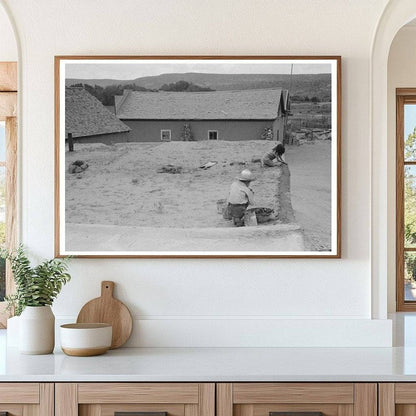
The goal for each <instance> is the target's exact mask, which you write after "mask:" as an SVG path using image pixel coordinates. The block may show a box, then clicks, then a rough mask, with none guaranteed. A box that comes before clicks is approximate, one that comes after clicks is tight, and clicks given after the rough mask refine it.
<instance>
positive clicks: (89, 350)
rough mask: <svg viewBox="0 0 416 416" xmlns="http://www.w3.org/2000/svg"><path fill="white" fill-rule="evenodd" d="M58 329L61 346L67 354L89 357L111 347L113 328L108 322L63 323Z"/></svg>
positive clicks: (102, 352)
mask: <svg viewBox="0 0 416 416" xmlns="http://www.w3.org/2000/svg"><path fill="white" fill-rule="evenodd" d="M60 330H61V331H60V335H61V348H62V351H63V352H64V353H65V354H67V355H74V356H76V357H89V356H92V355H100V354H104V353H105V352H106V351H107V350H108V349H109V348H110V347H111V337H112V334H113V328H112V326H111V325H109V324H99V323H97V324H89V323H88V324H65V325H61V328H60Z"/></svg>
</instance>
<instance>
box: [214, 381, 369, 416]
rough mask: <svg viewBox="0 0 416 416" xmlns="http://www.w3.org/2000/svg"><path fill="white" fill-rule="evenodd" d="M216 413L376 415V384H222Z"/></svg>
mask: <svg viewBox="0 0 416 416" xmlns="http://www.w3.org/2000/svg"><path fill="white" fill-rule="evenodd" d="M217 416H377V384H375V383H356V384H354V383H221V384H218V385H217Z"/></svg>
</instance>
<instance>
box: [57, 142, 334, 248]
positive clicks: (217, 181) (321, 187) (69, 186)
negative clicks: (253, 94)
mask: <svg viewBox="0 0 416 416" xmlns="http://www.w3.org/2000/svg"><path fill="white" fill-rule="evenodd" d="M272 147H273V143H272V142H267V141H244V142H226V141H209V142H208V141H204V142H169V143H120V144H115V145H111V146H107V145H104V144H78V143H76V144H75V152H71V153H68V152H67V153H66V154H65V158H66V159H65V164H66V167H68V166H69V165H70V163H72V162H74V161H76V160H82V161H85V162H86V163H88V165H89V167H88V169H87V170H86V171H85V172H83V173H79V174H70V173H68V169H67V173H66V222H67V223H74V224H103V225H122V226H139V227H140V226H143V227H172V228H191V227H193V228H195V227H229V226H230V222H228V221H225V220H224V219H223V218H222V217H221V215H219V214H218V213H217V206H216V205H217V201H218V200H219V199H222V198H226V197H227V194H228V190H229V187H230V185H231V183H232V181H233V179H234V177H235V176H237V175H238V174H239V173H240V172H241V170H242V169H244V168H248V169H250V170H251V171H252V172H253V173H254V174H255V175H256V176H257V180H256V181H254V182H252V185H251V187H252V189H253V190H254V192H255V198H256V205H257V206H264V207H273V206H274V204H275V200H274V194H275V170H274V169H273V168H262V167H261V166H260V164H259V163H254V162H252V161H251V160H252V159H253V158H260V157H261V156H262V154H264V153H265V152H266V151H269V150H270V149H271V148H272ZM330 153H331V143H330V142H329V141H322V142H314V143H310V144H304V145H302V146H293V147H288V148H287V150H286V161H287V162H288V164H289V168H290V171H291V184H292V204H293V208H294V210H295V216H296V221H297V222H298V223H299V224H300V225H301V227H302V228H303V229H304V234H305V244H306V247H305V249H306V250H313V251H322V250H329V249H330V237H331V235H330V234H331V220H330V214H331V184H330V178H331V175H330V173H331V172H330V170H331V158H330ZM209 161H215V162H217V164H216V165H214V166H212V167H211V168H209V169H206V170H203V169H200V168H199V166H201V165H203V164H205V163H207V162H209ZM169 164H170V165H174V166H176V167H181V173H177V174H172V173H158V170H159V169H161V168H162V167H163V166H166V165H169Z"/></svg>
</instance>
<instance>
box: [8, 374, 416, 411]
mask: <svg viewBox="0 0 416 416" xmlns="http://www.w3.org/2000/svg"><path fill="white" fill-rule="evenodd" d="M135 414H137V415H139V416H416V383H379V384H377V383H335V382H333V383H332V382H331V383H217V384H215V383H130V382H126V383H107V382H103V383H55V384H53V383H0V416H3V415H4V416H6V415H7V416H124V415H131V416H133V415H135Z"/></svg>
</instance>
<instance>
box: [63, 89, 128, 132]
mask: <svg viewBox="0 0 416 416" xmlns="http://www.w3.org/2000/svg"><path fill="white" fill-rule="evenodd" d="M130 130H131V129H130V127H128V126H126V125H125V124H124V123H123V122H122V121H120V120H119V119H118V118H117V117H116V116H115V115H114V114H113V113H111V112H110V111H109V110H108V109H107V108H105V107H104V106H103V105H102V104H101V102H100V101H98V100H97V99H96V98H95V97H94V96H92V95H91V94H90V93H89V92H87V91H85V90H84V88H82V87H71V88H68V87H67V88H65V137H67V135H68V133H72V137H86V136H95V135H98V134H108V133H120V132H127V131H130Z"/></svg>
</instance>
